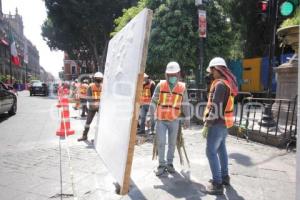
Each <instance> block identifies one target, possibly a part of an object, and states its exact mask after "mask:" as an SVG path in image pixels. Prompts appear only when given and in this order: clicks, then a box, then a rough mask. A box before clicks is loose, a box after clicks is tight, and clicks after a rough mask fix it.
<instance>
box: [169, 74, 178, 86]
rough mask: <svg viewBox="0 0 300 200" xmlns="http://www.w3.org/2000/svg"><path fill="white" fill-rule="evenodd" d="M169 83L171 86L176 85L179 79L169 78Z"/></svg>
mask: <svg viewBox="0 0 300 200" xmlns="http://www.w3.org/2000/svg"><path fill="white" fill-rule="evenodd" d="M168 81H169V83H170V84H172V85H174V84H175V83H176V81H177V77H176V76H172V77H169V78H168Z"/></svg>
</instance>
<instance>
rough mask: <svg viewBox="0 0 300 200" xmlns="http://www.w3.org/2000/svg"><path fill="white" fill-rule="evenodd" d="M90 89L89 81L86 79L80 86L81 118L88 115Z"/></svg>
mask: <svg viewBox="0 0 300 200" xmlns="http://www.w3.org/2000/svg"><path fill="white" fill-rule="evenodd" d="M88 87H89V81H88V80H86V79H84V80H83V81H82V83H81V84H80V86H79V99H80V104H81V109H82V112H81V117H86V113H87V90H88Z"/></svg>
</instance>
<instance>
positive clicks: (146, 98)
mask: <svg viewBox="0 0 300 200" xmlns="http://www.w3.org/2000/svg"><path fill="white" fill-rule="evenodd" d="M150 88H151V82H149V83H147V84H146V85H144V87H143V91H142V96H141V101H140V102H141V104H142V105H145V104H150V102H151V90H150Z"/></svg>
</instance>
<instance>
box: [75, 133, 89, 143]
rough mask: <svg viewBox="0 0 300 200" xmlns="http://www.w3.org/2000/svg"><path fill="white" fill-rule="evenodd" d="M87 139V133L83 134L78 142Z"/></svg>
mask: <svg viewBox="0 0 300 200" xmlns="http://www.w3.org/2000/svg"><path fill="white" fill-rule="evenodd" d="M87 139H88V138H87V135H85V134H83V135H82V137H81V138H78V139H77V141H78V142H81V141H86V140H87Z"/></svg>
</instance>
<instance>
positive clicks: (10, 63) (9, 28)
mask: <svg viewBox="0 0 300 200" xmlns="http://www.w3.org/2000/svg"><path fill="white" fill-rule="evenodd" d="M7 25H8V31H9V34H10V38H9V52H8V55H9V73H10V84H12V62H11V42H12V41H11V40H12V38H11V37H12V35H11V34H12V33H11V27H10V24H9V21H7Z"/></svg>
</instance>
